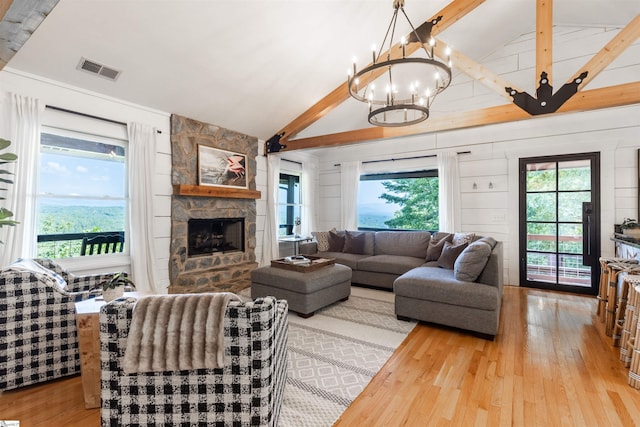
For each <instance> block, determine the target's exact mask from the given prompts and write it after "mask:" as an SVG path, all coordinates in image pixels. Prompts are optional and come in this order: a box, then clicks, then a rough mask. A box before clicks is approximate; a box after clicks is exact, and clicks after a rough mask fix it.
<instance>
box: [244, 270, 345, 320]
mask: <svg viewBox="0 0 640 427" xmlns="http://www.w3.org/2000/svg"><path fill="white" fill-rule="evenodd" d="M269 295H271V296H274V297H276V298H277V299H286V300H287V301H288V302H289V310H290V311H295V312H296V313H298V315H300V316H301V317H310V316H313V314H314V313H315V311H316V310H318V309H320V308H322V307H326V306H328V305H329V304H333V303H334V302H337V301H346V300H347V299H349V295H351V269H350V268H349V267H347V266H345V265H342V264H332V265H328V266H325V267H322V268H320V269H318V270H315V271H310V272H299V271H292V270H286V269H283V268H278V267H271V266H267V267H260V268H257V269H255V270H253V271H252V272H251V298H257V297H264V296H269Z"/></svg>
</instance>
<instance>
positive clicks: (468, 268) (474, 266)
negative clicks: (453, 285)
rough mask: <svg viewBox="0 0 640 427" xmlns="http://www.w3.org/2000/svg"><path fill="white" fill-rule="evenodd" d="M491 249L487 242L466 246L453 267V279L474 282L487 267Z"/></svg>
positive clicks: (479, 241)
mask: <svg viewBox="0 0 640 427" xmlns="http://www.w3.org/2000/svg"><path fill="white" fill-rule="evenodd" d="M491 249H492V248H491V246H489V244H488V243H487V242H485V241H481V240H478V241H475V242H473V243H472V244H470V245H469V246H467V248H466V249H465V250H464V251H462V253H461V254H460V256H459V257H458V258H457V259H456V262H455V263H454V265H453V274H454V276H455V278H456V279H458V280H464V281H466V282H473V281H475V280H476V279H477V278H478V276H480V273H482V270H484V267H485V266H486V265H487V261H488V260H489V256H490V255H491Z"/></svg>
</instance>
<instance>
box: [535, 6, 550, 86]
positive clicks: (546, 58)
mask: <svg viewBox="0 0 640 427" xmlns="http://www.w3.org/2000/svg"><path fill="white" fill-rule="evenodd" d="M543 72H545V73H547V80H548V81H549V86H553V0H537V1H536V82H535V85H534V87H537V86H538V79H540V76H541V75H542V73H543Z"/></svg>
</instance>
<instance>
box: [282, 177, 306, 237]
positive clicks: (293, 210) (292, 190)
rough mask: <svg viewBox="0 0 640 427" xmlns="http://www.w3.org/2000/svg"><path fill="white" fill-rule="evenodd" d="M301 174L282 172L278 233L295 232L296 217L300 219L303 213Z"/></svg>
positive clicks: (287, 233)
mask: <svg viewBox="0 0 640 427" xmlns="http://www.w3.org/2000/svg"><path fill="white" fill-rule="evenodd" d="M300 193H301V187H300V175H293V174H288V173H281V174H280V186H279V189H278V224H280V227H279V230H278V235H280V236H287V235H290V234H293V227H294V225H295V222H296V218H297V219H298V220H300V218H301V213H302V204H301V197H300Z"/></svg>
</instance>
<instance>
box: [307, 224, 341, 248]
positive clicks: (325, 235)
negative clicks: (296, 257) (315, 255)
mask: <svg viewBox="0 0 640 427" xmlns="http://www.w3.org/2000/svg"><path fill="white" fill-rule="evenodd" d="M330 231H334V232H335V231H336V229H335V228H332V229H331V230H330ZM311 235H312V236H313V237H314V238H315V239H316V242H317V243H318V252H327V251H328V250H329V231H314V232H312V233H311Z"/></svg>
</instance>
